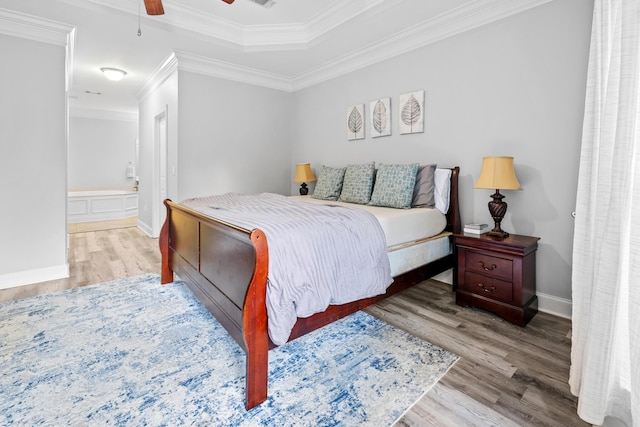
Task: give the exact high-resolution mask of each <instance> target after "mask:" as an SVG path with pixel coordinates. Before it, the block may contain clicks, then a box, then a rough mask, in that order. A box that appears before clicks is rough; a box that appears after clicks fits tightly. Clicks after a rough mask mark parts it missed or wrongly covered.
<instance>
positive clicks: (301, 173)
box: [293, 163, 316, 196]
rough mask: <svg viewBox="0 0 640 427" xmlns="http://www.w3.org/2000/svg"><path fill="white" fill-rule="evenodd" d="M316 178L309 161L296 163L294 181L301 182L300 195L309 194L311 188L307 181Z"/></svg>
mask: <svg viewBox="0 0 640 427" xmlns="http://www.w3.org/2000/svg"><path fill="white" fill-rule="evenodd" d="M315 180H316V176H315V175H314V174H313V171H312V170H311V165H310V164H309V163H299V164H297V165H296V177H295V178H294V179H293V182H301V183H302V184H301V185H300V195H301V196H306V195H307V194H309V189H308V188H307V184H306V183H307V182H313V181H315Z"/></svg>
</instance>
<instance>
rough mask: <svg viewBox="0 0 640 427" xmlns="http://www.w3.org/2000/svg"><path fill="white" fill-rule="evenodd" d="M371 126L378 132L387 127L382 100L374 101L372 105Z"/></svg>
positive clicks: (385, 112)
mask: <svg viewBox="0 0 640 427" xmlns="http://www.w3.org/2000/svg"><path fill="white" fill-rule="evenodd" d="M372 121H373V128H374V129H375V130H376V132H378V133H380V134H381V133H382V132H384V130H385V129H386V127H387V107H385V106H384V103H383V102H382V101H378V102H376V105H375V106H374V107H373V120H372Z"/></svg>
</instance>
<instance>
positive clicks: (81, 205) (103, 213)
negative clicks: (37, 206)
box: [67, 187, 138, 224]
mask: <svg viewBox="0 0 640 427" xmlns="http://www.w3.org/2000/svg"><path fill="white" fill-rule="evenodd" d="M137 215H138V193H137V192H136V191H134V190H133V189H122V188H103V187H101V188H73V189H69V192H68V193H67V222H68V223H69V224H75V223H78V222H93V221H108V220H112V219H123V218H129V217H132V216H137Z"/></svg>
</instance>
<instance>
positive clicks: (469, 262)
mask: <svg viewBox="0 0 640 427" xmlns="http://www.w3.org/2000/svg"><path fill="white" fill-rule="evenodd" d="M465 268H466V270H471V271H477V272H479V273H482V274H486V275H489V276H492V277H498V278H501V279H505V280H509V281H510V280H511V279H512V278H513V262H512V261H511V260H510V259H505V258H498V257H495V256H490V255H485V254H482V253H479V252H473V251H469V250H467V251H466V261H465Z"/></svg>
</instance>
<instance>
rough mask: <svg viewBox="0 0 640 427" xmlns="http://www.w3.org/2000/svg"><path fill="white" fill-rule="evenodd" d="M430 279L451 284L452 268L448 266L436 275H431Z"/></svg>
mask: <svg viewBox="0 0 640 427" xmlns="http://www.w3.org/2000/svg"><path fill="white" fill-rule="evenodd" d="M432 279H434V280H439V281H440V282H444V283H448V284H450V285H452V284H453V268H450V269H448V270H446V271H443V272H442V273H440V274H438V275H436V276H433V277H432Z"/></svg>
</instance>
